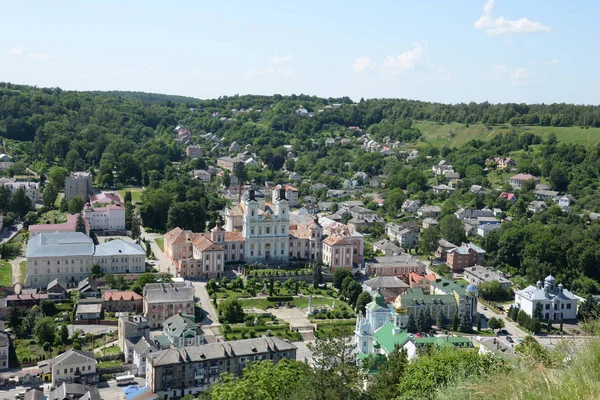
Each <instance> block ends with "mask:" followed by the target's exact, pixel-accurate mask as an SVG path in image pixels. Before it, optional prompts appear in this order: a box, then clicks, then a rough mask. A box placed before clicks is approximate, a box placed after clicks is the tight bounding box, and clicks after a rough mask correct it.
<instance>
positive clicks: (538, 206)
mask: <svg viewBox="0 0 600 400" xmlns="http://www.w3.org/2000/svg"><path fill="white" fill-rule="evenodd" d="M547 208H548V206H547V205H546V202H545V201H543V200H534V201H532V202H531V203H529V204H528V205H527V210H529V211H531V212H532V213H539V212H542V211H544V210H546V209H547Z"/></svg>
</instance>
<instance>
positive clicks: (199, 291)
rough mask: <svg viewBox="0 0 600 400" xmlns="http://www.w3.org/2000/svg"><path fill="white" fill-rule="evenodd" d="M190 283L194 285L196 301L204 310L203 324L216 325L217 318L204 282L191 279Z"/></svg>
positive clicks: (217, 322)
mask: <svg viewBox="0 0 600 400" xmlns="http://www.w3.org/2000/svg"><path fill="white" fill-rule="evenodd" d="M192 285H193V286H194V291H195V293H196V297H197V298H198V300H199V301H198V302H199V304H200V307H201V308H202V309H203V310H204V311H205V312H206V316H205V317H204V319H203V320H202V325H203V326H218V325H220V324H219V318H218V316H217V312H216V311H215V308H214V307H213V304H212V302H211V301H210V297H209V296H208V292H207V291H206V282H202V281H193V282H192Z"/></svg>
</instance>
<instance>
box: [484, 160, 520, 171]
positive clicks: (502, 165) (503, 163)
mask: <svg viewBox="0 0 600 400" xmlns="http://www.w3.org/2000/svg"><path fill="white" fill-rule="evenodd" d="M491 165H495V167H496V169H498V170H503V169H506V168H509V167H516V166H517V163H515V160H513V159H512V158H510V157H493V158H487V159H486V160H485V166H486V167H490V166H491Z"/></svg>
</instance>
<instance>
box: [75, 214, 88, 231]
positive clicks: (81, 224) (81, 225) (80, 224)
mask: <svg viewBox="0 0 600 400" xmlns="http://www.w3.org/2000/svg"><path fill="white" fill-rule="evenodd" d="M75 232H81V233H87V227H86V224H85V219H84V218H83V214H82V213H81V212H79V214H77V222H76V223H75Z"/></svg>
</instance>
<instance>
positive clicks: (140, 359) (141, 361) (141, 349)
mask: <svg viewBox="0 0 600 400" xmlns="http://www.w3.org/2000/svg"><path fill="white" fill-rule="evenodd" d="M158 350H159V348H158V347H157V346H156V345H155V344H154V343H152V341H151V340H150V339H149V338H148V337H146V336H135V337H131V338H127V339H125V348H124V350H123V353H125V356H126V360H125V361H126V362H128V363H131V364H133V365H135V368H134V369H133V370H132V371H131V373H133V374H134V375H136V376H142V377H143V376H146V367H147V365H148V356H150V355H151V354H152V353H154V352H157V351H158Z"/></svg>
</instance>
